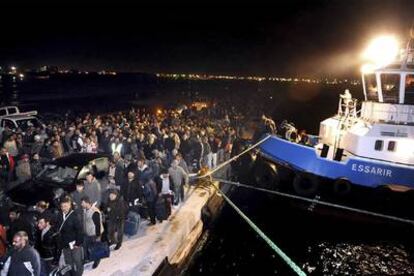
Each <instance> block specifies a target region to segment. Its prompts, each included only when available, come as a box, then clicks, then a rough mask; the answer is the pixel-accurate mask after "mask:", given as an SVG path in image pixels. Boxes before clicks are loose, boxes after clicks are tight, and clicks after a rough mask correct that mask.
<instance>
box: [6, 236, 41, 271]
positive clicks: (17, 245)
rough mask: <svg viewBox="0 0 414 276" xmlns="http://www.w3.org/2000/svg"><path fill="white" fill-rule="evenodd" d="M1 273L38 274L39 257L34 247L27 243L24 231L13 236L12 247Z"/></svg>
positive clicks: (27, 239) (27, 238)
mask: <svg viewBox="0 0 414 276" xmlns="http://www.w3.org/2000/svg"><path fill="white" fill-rule="evenodd" d="M1 275H8V276H26V275H27V276H39V275H40V257H39V253H37V251H36V249H34V248H33V247H32V246H30V245H29V237H28V236H27V233H26V232H24V231H19V232H17V233H16V234H14V236H13V249H12V250H11V251H10V252H9V253H8V255H7V257H6V262H5V264H4V266H3V269H2V271H1Z"/></svg>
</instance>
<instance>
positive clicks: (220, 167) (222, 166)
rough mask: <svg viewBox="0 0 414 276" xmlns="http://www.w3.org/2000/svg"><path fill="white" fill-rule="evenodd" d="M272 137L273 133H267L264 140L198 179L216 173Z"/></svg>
mask: <svg viewBox="0 0 414 276" xmlns="http://www.w3.org/2000/svg"><path fill="white" fill-rule="evenodd" d="M270 137H271V135H267V136H266V137H264V138H263V139H262V140H260V141H259V142H257V143H256V144H254V145H252V146H250V147H248V148H247V149H245V150H244V151H242V152H241V153H239V154H237V155H235V156H233V157H232V158H230V159H229V160H227V161H226V162H223V163H221V164H220V165H218V166H217V167H215V168H214V169H213V170H211V171H209V172H208V173H206V174H204V175H200V176H198V177H197V178H196V179H200V178H204V177H208V176H210V175H212V174H213V173H215V172H216V171H218V170H220V169H222V168H224V167H225V166H226V165H228V164H230V163H231V162H233V161H234V160H236V159H237V158H239V157H240V156H242V155H243V154H245V153H247V152H249V151H251V150H252V149H254V148H256V147H257V146H259V145H260V144H262V143H263V142H264V141H266V140H267V139H269V138H270Z"/></svg>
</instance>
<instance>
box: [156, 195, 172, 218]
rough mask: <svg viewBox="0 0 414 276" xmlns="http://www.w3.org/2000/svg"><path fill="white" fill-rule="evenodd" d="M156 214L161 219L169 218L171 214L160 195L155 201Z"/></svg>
mask: <svg viewBox="0 0 414 276" xmlns="http://www.w3.org/2000/svg"><path fill="white" fill-rule="evenodd" d="M155 216H156V217H157V219H158V220H159V221H163V220H166V219H168V216H169V214H168V211H167V208H166V204H165V199H164V198H163V197H158V199H157V202H156V203H155Z"/></svg>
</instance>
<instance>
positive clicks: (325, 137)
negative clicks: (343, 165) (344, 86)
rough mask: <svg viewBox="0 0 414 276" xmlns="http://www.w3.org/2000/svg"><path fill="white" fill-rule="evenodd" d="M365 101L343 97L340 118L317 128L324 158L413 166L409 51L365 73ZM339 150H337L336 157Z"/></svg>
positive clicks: (413, 76) (413, 79)
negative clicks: (353, 159)
mask: <svg viewBox="0 0 414 276" xmlns="http://www.w3.org/2000/svg"><path fill="white" fill-rule="evenodd" d="M362 84H363V91H364V101H363V102H362V104H361V107H360V109H359V110H358V108H357V106H358V103H357V100H356V99H352V97H350V96H349V93H345V94H344V95H341V99H340V102H339V108H338V114H337V115H335V116H333V117H331V118H328V119H326V120H324V121H323V122H321V124H320V132H319V136H320V139H321V140H320V141H321V143H322V144H325V147H329V153H328V157H330V158H336V159H344V158H346V157H349V156H351V155H354V156H359V157H364V158H372V159H376V160H382V161H389V162H393V163H400V164H406V165H414V62H413V51H412V49H411V47H407V49H406V50H405V51H402V53H401V58H400V60H399V61H398V62H395V63H391V64H388V65H387V66H383V67H379V68H373V69H371V70H364V71H363V73H362ZM338 150H340V152H339V154H338Z"/></svg>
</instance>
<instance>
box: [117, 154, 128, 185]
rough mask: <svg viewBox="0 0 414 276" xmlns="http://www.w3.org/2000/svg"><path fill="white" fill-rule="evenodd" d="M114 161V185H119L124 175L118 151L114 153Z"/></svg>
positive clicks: (122, 163)
mask: <svg viewBox="0 0 414 276" xmlns="http://www.w3.org/2000/svg"><path fill="white" fill-rule="evenodd" d="M114 162H115V176H114V180H115V185H116V186H121V183H122V182H123V181H124V179H125V177H126V175H125V163H124V160H123V159H122V158H121V155H120V154H119V153H118V152H115V153H114Z"/></svg>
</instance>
